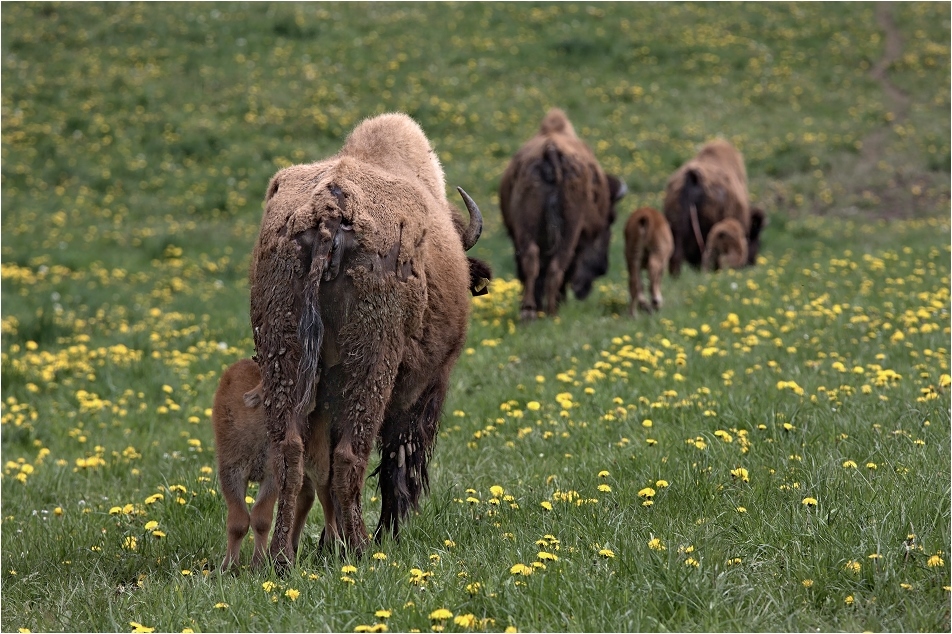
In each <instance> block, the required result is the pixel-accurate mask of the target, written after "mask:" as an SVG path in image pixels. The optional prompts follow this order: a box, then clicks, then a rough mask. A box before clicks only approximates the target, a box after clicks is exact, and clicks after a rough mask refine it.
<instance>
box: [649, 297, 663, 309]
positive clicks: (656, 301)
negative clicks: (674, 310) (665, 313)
mask: <svg viewBox="0 0 952 634" xmlns="http://www.w3.org/2000/svg"><path fill="white" fill-rule="evenodd" d="M651 305H652V306H653V307H654V309H655V310H660V309H661V306H663V305H664V298H662V297H661V295H658V296H657V297H653V298H652V299H651Z"/></svg>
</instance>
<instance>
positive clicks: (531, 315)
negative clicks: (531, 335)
mask: <svg viewBox="0 0 952 634" xmlns="http://www.w3.org/2000/svg"><path fill="white" fill-rule="evenodd" d="M538 316H539V313H538V311H536V309H535V308H528V307H523V309H522V311H521V312H520V313H519V319H521V320H522V321H535V319H536V317H538Z"/></svg>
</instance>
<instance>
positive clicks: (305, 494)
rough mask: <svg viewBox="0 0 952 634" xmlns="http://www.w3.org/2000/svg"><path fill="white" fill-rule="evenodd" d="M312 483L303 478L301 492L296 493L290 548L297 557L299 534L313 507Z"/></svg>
mask: <svg viewBox="0 0 952 634" xmlns="http://www.w3.org/2000/svg"><path fill="white" fill-rule="evenodd" d="M314 497H315V495H314V481H313V480H311V478H309V477H308V476H306V475H305V476H304V482H303V483H302V484H301V492H300V493H298V497H297V504H296V505H295V506H294V528H293V530H292V531H291V546H292V547H293V548H294V555H295V557H296V556H297V553H298V545H299V544H300V542H301V533H302V532H303V531H304V522H305V520H307V514H308V513H309V512H310V511H311V507H312V506H314Z"/></svg>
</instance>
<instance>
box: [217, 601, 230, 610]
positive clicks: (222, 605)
mask: <svg viewBox="0 0 952 634" xmlns="http://www.w3.org/2000/svg"><path fill="white" fill-rule="evenodd" d="M227 607H228V604H227V603H225V602H224V601H219V602H218V603H216V604H215V609H216V610H224V609H225V608H227Z"/></svg>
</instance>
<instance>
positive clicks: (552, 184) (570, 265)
mask: <svg viewBox="0 0 952 634" xmlns="http://www.w3.org/2000/svg"><path fill="white" fill-rule="evenodd" d="M626 191H627V188H626V187H625V185H624V183H623V182H621V180H619V179H618V178H616V177H614V176H607V175H606V174H605V172H604V171H603V170H602V168H601V166H600V165H599V163H598V161H597V160H596V159H595V155H594V154H593V153H592V151H591V149H589V147H588V146H587V145H586V144H585V143H584V142H583V141H582V140H581V139H579V138H578V136H577V135H576V134H575V130H574V128H573V127H572V124H571V123H570V122H569V120H568V118H567V117H566V115H565V113H564V112H562V111H561V110H559V109H558V108H554V109H552V110H550V111H549V112H548V113H547V114H546V115H545V118H544V119H543V120H542V125H541V127H540V128H539V132H538V134H536V136H534V137H533V138H531V139H530V140H529V141H528V142H527V143H526V144H525V145H523V146H522V148H520V149H519V151H518V152H516V154H515V156H514V157H513V158H512V160H511V161H510V163H509V166H508V167H507V168H506V170H505V172H504V173H503V175H502V180H501V182H500V184H499V206H500V208H501V210H502V217H503V221H504V222H505V225H506V229H507V231H508V232H509V237H510V238H511V239H512V242H513V246H514V247H515V255H516V270H517V273H518V276H519V280H520V281H521V282H522V284H523V287H524V293H523V298H522V305H521V316H522V318H523V319H533V318H535V316H536V314H537V312H538V311H539V310H542V311H544V312H546V313H547V314H549V315H554V314H556V312H557V311H558V307H559V304H560V302H561V301H562V300H563V299H564V298H565V286H566V283H568V282H571V285H572V291H573V292H574V293H575V296H576V297H577V298H579V299H585V298H586V297H588V294H589V293H590V292H591V290H592V282H593V281H594V279H595V278H596V277H599V276H601V275H604V274H605V273H606V272H607V270H608V244H609V240H610V239H611V225H612V223H613V222H614V221H615V209H614V204H615V203H616V202H617V201H618V200H619V199H621V197H622V196H624V195H625V193H626Z"/></svg>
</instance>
